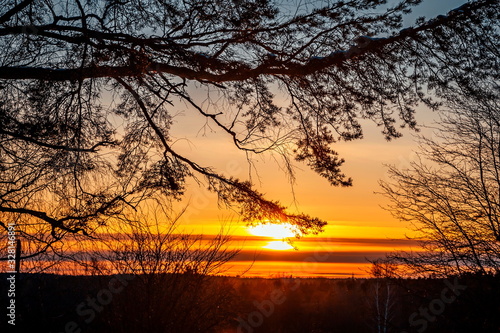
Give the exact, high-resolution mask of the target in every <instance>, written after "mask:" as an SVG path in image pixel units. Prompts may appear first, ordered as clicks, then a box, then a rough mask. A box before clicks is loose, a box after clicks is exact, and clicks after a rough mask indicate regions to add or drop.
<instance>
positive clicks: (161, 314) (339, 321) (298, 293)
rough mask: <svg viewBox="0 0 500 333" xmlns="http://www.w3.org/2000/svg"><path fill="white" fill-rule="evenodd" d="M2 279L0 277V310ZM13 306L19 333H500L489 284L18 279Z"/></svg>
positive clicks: (182, 277) (498, 308) (498, 284)
mask: <svg viewBox="0 0 500 333" xmlns="http://www.w3.org/2000/svg"><path fill="white" fill-rule="evenodd" d="M7 278H8V275H6V274H2V275H0V281H1V282H0V283H1V285H2V294H1V297H2V308H3V309H5V308H6V302H7V289H8V288H7V287H8V286H7ZM174 286H175V287H174ZM15 299H16V326H15V328H16V329H17V331H19V332H179V333H182V332H227V333H228V332H245V333H248V332H273V333H275V332H300V333H303V332H316V333H319V332H377V333H379V332H424V331H425V332H468V333H469V332H499V329H500V277H498V276H497V277H492V276H482V277H478V276H472V275H471V276H462V277H460V278H449V279H448V280H444V279H324V278H314V279H293V278H274V279H257V278H252V279H250V278H229V277H208V278H207V277H206V276H205V277H204V276H198V275H196V274H179V275H174V274H169V275H154V276H153V275H149V276H147V275H140V276H135V277H134V276H125V275H123V276H60V275H48V274H24V275H20V276H19V277H18V279H17V284H16V298H15ZM2 325H3V327H2V330H1V331H2V332H5V328H6V327H7V331H11V330H12V328H14V327H12V326H11V325H8V324H7V321H6V320H5V317H4V319H3V320H2ZM12 331H13V330H12Z"/></svg>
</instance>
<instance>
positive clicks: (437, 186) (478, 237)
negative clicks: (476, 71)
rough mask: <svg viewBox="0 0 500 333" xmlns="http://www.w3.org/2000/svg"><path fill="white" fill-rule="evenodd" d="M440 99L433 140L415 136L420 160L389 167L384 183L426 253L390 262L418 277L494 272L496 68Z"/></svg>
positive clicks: (499, 125)
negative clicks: (441, 107)
mask: <svg viewBox="0 0 500 333" xmlns="http://www.w3.org/2000/svg"><path fill="white" fill-rule="evenodd" d="M491 50H494V49H491ZM497 51H498V50H497ZM483 54H485V53H483ZM487 58H488V57H485V59H487ZM490 59H491V58H490ZM440 96H441V97H442V98H443V103H445V105H446V106H447V107H448V110H447V112H446V113H444V115H443V116H442V119H441V121H440V125H439V126H438V127H437V128H436V131H435V134H434V137H433V138H424V137H422V138H420V143H421V149H420V151H419V152H418V154H417V159H416V160H415V161H413V162H412V163H411V165H410V166H409V168H407V169H397V168H395V167H391V168H390V170H389V173H390V176H391V178H392V180H391V181H390V182H383V183H382V188H383V190H384V193H385V195H386V196H388V197H389V198H390V199H391V201H392V204H391V206H390V207H389V209H390V210H391V211H392V212H393V213H394V215H395V216H396V217H398V218H399V219H401V220H404V221H411V222H413V223H414V226H415V228H416V230H417V231H418V238H419V239H420V243H421V245H422V246H423V248H424V249H425V251H424V252H421V253H397V254H392V255H390V256H389V258H388V260H389V262H392V263H393V264H401V265H402V266H403V267H405V268H406V269H407V270H408V271H410V272H412V273H415V272H416V273H419V274H434V275H438V276H447V275H453V274H461V275H463V274H465V273H478V274H498V273H499V272H500V201H499V195H500V108H499V106H500V100H499V94H498V73H496V72H491V73H489V74H487V73H485V75H484V76H482V77H480V78H476V79H474V81H472V80H471V81H469V80H464V81H463V82H460V83H459V84H457V85H447V86H442V89H441V94H440Z"/></svg>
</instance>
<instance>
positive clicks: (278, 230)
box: [248, 223, 295, 239]
mask: <svg viewBox="0 0 500 333" xmlns="http://www.w3.org/2000/svg"><path fill="white" fill-rule="evenodd" d="M293 230H294V226H292V225H291V224H289V223H283V224H259V225H256V226H252V227H249V228H248V232H250V233H251V234H252V235H254V236H260V237H272V238H279V239H283V238H288V237H295V233H294V231H293Z"/></svg>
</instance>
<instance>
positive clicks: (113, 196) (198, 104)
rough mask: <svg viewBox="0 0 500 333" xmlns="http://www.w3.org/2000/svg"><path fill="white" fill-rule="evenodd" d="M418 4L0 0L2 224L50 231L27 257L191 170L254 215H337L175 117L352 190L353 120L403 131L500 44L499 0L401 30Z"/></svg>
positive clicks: (298, 219) (174, 191) (87, 229)
mask: <svg viewBox="0 0 500 333" xmlns="http://www.w3.org/2000/svg"><path fill="white" fill-rule="evenodd" d="M418 3H419V0H404V1H402V2H400V3H397V4H395V5H393V6H389V7H387V6H385V7H384V5H385V1H373V0H363V1H358V0H356V1H336V2H325V3H322V2H318V3H317V4H315V5H314V6H312V7H308V6H309V5H308V4H306V5H303V6H299V7H293V8H289V7H287V6H284V5H282V6H279V5H278V4H276V3H274V2H272V1H155V0H148V1H128V2H121V1H111V0H110V1H107V0H102V1H85V0H72V1H42V0H25V1H13V0H12V1H4V2H3V3H2V7H1V8H2V9H1V13H0V47H1V49H2V53H1V56H0V89H1V94H0V171H1V176H0V177H1V178H0V213H1V214H2V218H1V221H0V223H1V225H2V226H3V227H6V224H5V222H4V221H5V219H14V220H16V221H18V222H19V224H18V229H19V230H20V231H21V235H22V237H27V238H28V239H30V240H31V241H34V242H37V240H36V238H35V237H34V236H33V230H32V229H31V226H33V225H44V226H45V227H46V229H47V232H49V231H50V237H46V238H44V239H43V240H42V243H41V244H40V245H39V246H38V245H37V246H36V247H35V248H36V249H35V250H34V252H33V253H28V254H26V255H28V256H29V255H34V254H36V253H37V251H45V250H47V249H49V248H51V247H53V246H54V244H55V243H57V242H59V241H60V240H61V239H63V238H67V237H73V236H74V235H76V234H77V235H81V234H83V235H91V234H92V233H93V232H94V231H95V230H96V229H97V228H99V227H100V226H102V225H105V224H106V223H108V222H109V221H110V219H115V218H119V217H120V216H121V214H122V212H123V209H125V208H126V207H137V206H138V205H140V202H141V201H142V200H143V199H144V198H151V197H155V196H166V197H169V198H173V199H176V198H179V197H180V196H182V194H183V192H184V190H185V186H186V181H187V180H188V179H189V178H194V179H196V180H197V181H200V182H203V183H204V184H205V185H206V186H207V187H208V189H209V190H211V191H213V192H215V193H217V194H218V196H219V198H220V200H221V202H222V203H224V204H228V205H237V206H238V207H239V208H240V210H241V214H242V216H243V218H244V220H245V221H247V222H248V223H253V222H255V221H263V220H270V221H281V222H285V221H287V222H289V223H292V224H295V225H297V226H298V230H299V231H300V232H301V233H309V232H312V233H316V232H319V231H321V230H322V228H323V226H324V225H325V224H326V222H324V221H321V220H319V219H317V218H313V217H310V216H308V215H305V214H291V213H289V212H287V211H286V209H285V207H284V206H282V205H281V204H279V203H278V202H277V201H273V200H269V199H267V198H265V197H264V196H263V195H262V194H261V193H259V192H257V191H256V190H255V188H254V187H253V186H252V184H251V183H250V182H249V181H245V180H240V179H234V178H230V177H226V176H224V175H223V174H222V173H221V172H218V171H217V170H215V169H213V168H211V167H209V166H205V165H204V162H203V161H198V160H196V159H195V158H192V157H188V156H185V155H184V154H183V153H182V152H179V151H177V150H176V149H175V148H174V145H173V138H172V137H171V136H170V129H171V127H172V126H174V122H173V115H174V114H175V111H176V108H178V107H179V105H188V106H189V107H190V110H191V111H192V112H194V114H193V117H194V116H197V117H200V118H201V119H204V120H205V121H206V123H207V126H212V127H213V128H214V129H216V130H218V131H221V132H222V133H224V134H225V135H226V137H227V139H228V140H231V141H232V142H233V143H234V145H235V146H236V147H237V148H239V149H241V150H242V151H244V152H246V153H247V154H248V156H249V158H250V159H251V156H254V155H255V154H261V153H265V152H269V153H271V152H274V153H276V154H279V156H281V157H282V158H283V160H284V163H285V165H287V167H288V170H289V171H290V172H291V173H293V168H291V167H290V161H291V159H293V158H295V159H296V160H298V161H302V162H304V163H306V164H307V165H308V166H310V167H311V168H312V169H313V170H314V171H316V172H317V173H318V174H319V175H321V176H323V177H325V178H326V179H327V180H328V182H329V183H330V184H332V185H342V186H349V185H351V179H350V178H348V177H347V176H345V175H344V174H343V173H342V171H341V166H342V164H343V162H344V160H343V159H342V158H340V157H339V156H338V155H337V153H336V152H335V150H334V149H332V145H333V144H334V143H335V142H337V141H338V140H353V139H358V138H361V137H362V134H363V133H362V128H361V125H360V123H359V120H360V119H366V118H367V119H371V120H373V121H374V122H375V123H377V124H378V125H379V126H381V128H382V131H383V134H384V135H385V136H386V138H387V139H390V138H394V137H398V136H399V135H400V133H399V132H398V130H397V125H398V122H397V120H396V118H399V119H400V121H399V124H400V125H401V126H409V127H411V128H414V127H415V120H414V118H413V114H414V107H415V106H416V105H417V103H418V102H419V101H423V102H425V103H427V104H428V105H430V106H435V105H434V104H432V102H431V101H430V100H429V99H428V98H427V97H428V96H426V94H425V93H424V90H423V88H428V89H429V90H430V91H438V90H439V89H440V86H441V85H442V84H446V83H447V82H452V81H456V80H461V79H462V78H463V77H464V74H463V73H464V72H467V71H470V73H469V72H467V73H469V74H470V75H474V74H473V73H482V72H487V71H488V70H489V71H491V70H492V69H493V68H495V67H492V63H491V61H493V63H494V61H495V59H494V58H493V60H492V58H491V57H490V58H485V57H484V54H483V53H485V52H486V53H487V54H493V55H496V56H497V55H498V54H497V53H496V52H497V50H496V48H495V40H496V38H494V36H495V35H494V34H495V33H496V30H495V27H496V26H497V22H498V11H497V5H498V1H494V0H481V1H473V2H469V3H467V4H465V5H463V6H461V7H460V8H457V9H456V10H453V11H451V12H449V13H447V15H444V16H438V17H437V18H435V19H432V20H429V21H425V20H419V21H418V22H417V23H416V25H415V26H412V27H408V28H405V29H401V28H402V17H403V16H404V14H407V13H408V12H409V11H410V9H411V6H413V5H415V4H418ZM492 47H493V51H492V52H490V53H488V50H489V49H490V48H492ZM476 51H477V52H476ZM477 59H479V60H480V62H478V61H475V60H477ZM488 60H490V61H488ZM470 63H474V66H472V67H471V66H465V65H466V64H470ZM478 64H480V65H478ZM193 89H197V90H200V89H203V90H205V91H206V92H208V97H207V98H208V99H207V100H208V101H209V102H208V103H204V102H203V100H202V99H200V98H199V96H198V95H199V94H193V93H192V92H193ZM279 94H280V95H279ZM278 95H279V96H278ZM280 96H284V97H286V99H287V100H288V102H289V104H288V105H285V106H283V105H281V104H278V102H277V100H278V98H277V97H280ZM212 99H216V100H217V101H218V103H216V104H214V103H211V101H212ZM292 178H293V175H292ZM20 217H22V218H20ZM45 227H44V228H45ZM44 230H45V229H44ZM35 234H36V233H35Z"/></svg>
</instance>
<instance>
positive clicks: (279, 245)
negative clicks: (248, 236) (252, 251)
mask: <svg viewBox="0 0 500 333" xmlns="http://www.w3.org/2000/svg"><path fill="white" fill-rule="evenodd" d="M263 248H265V249H269V250H292V249H293V246H291V245H290V244H288V243H287V242H283V241H273V242H269V243H268V244H267V245H266V246H263Z"/></svg>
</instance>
